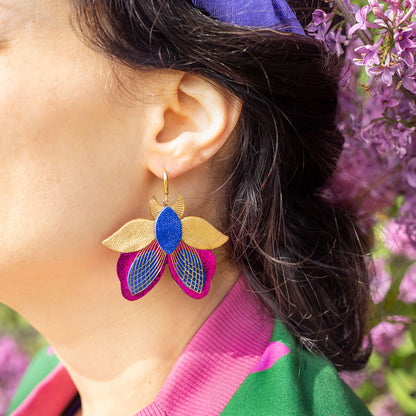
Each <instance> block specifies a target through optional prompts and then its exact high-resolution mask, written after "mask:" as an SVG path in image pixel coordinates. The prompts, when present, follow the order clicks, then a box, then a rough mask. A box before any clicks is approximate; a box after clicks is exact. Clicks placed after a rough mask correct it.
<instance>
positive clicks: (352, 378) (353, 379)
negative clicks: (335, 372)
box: [339, 372, 365, 389]
mask: <svg viewBox="0 0 416 416" xmlns="http://www.w3.org/2000/svg"><path fill="white" fill-rule="evenodd" d="M339 375H340V377H341V378H342V380H344V382H345V383H347V384H348V385H349V386H350V387H351V388H352V389H355V388H357V387H359V386H360V385H361V384H363V382H364V380H365V374H364V373H347V372H344V373H340V374H339Z"/></svg>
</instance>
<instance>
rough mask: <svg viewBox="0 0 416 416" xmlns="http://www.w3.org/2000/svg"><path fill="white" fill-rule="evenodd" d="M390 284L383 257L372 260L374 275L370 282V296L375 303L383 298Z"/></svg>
mask: <svg viewBox="0 0 416 416" xmlns="http://www.w3.org/2000/svg"><path fill="white" fill-rule="evenodd" d="M390 286H391V276H390V274H389V273H388V272H387V270H386V268H385V261H384V260H383V259H376V260H374V276H373V277H372V279H371V282H370V288H371V296H372V298H373V302H374V303H375V304H377V303H380V302H382V301H383V300H384V298H385V297H386V295H387V292H388V291H389V289H390Z"/></svg>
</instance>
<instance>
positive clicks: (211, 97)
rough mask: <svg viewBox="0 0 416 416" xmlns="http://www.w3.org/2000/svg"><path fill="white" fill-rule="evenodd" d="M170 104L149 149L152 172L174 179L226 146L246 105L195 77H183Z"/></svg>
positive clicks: (191, 75)
mask: <svg viewBox="0 0 416 416" xmlns="http://www.w3.org/2000/svg"><path fill="white" fill-rule="evenodd" d="M175 94H176V95H177V96H176V98H175V99H172V97H171V99H170V100H169V103H175V105H174V106H173V105H169V104H168V106H167V107H166V108H165V111H164V115H163V126H162V128H161V129H160V131H159V132H158V133H157V134H156V135H155V137H154V140H153V142H152V143H151V144H150V145H149V147H148V149H149V154H148V168H149V170H150V171H151V172H153V173H154V174H155V175H156V176H158V177H162V176H163V172H164V171H165V170H166V171H167V172H169V176H170V177H171V178H174V177H176V176H179V175H181V174H183V173H185V172H187V171H189V170H191V169H193V168H196V167H198V166H199V165H202V164H203V163H205V162H206V161H207V160H209V159H210V158H212V157H213V156H214V155H215V154H216V153H217V152H218V151H219V150H220V149H221V147H222V146H223V145H224V144H225V143H226V141H227V139H228V138H229V137H230V135H231V133H232V132H233V130H234V128H235V126H236V124H237V122H238V119H239V117H240V113H241V108H242V102H241V100H240V99H238V98H236V97H235V96H233V95H232V94H231V93H229V92H228V91H226V90H224V89H223V88H220V87H218V86H216V85H215V84H213V83H212V82H210V81H208V80H206V79H204V78H202V77H200V76H197V75H193V74H184V75H183V74H182V77H181V78H180V80H179V81H178V83H177V88H176V92H175Z"/></svg>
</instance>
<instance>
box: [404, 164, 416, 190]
mask: <svg viewBox="0 0 416 416" xmlns="http://www.w3.org/2000/svg"><path fill="white" fill-rule="evenodd" d="M405 177H406V180H407V183H408V184H409V185H410V186H411V187H412V188H416V156H414V157H411V158H410V159H409V160H408V161H407V163H406V169H405ZM415 192H416V191H415Z"/></svg>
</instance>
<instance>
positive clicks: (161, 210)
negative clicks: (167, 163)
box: [103, 171, 228, 301]
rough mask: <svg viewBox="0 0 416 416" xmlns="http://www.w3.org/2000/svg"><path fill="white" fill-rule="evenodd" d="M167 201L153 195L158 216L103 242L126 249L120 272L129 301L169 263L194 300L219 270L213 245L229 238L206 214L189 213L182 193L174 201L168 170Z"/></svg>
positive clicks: (149, 286)
mask: <svg viewBox="0 0 416 416" xmlns="http://www.w3.org/2000/svg"><path fill="white" fill-rule="evenodd" d="M163 182H164V184H163V185H164V195H165V198H164V200H163V205H161V204H159V203H158V202H157V200H156V198H155V197H154V196H153V197H152V199H151V200H150V202H149V208H150V214H151V216H152V218H153V219H152V220H149V219H143V218H138V219H136V220H133V221H130V222H128V223H127V224H125V225H124V226H123V227H121V228H120V229H119V230H118V231H116V232H115V233H114V234H113V235H112V236H110V237H109V238H107V239H106V240H104V241H103V245H104V246H106V247H108V248H110V249H112V250H115V251H118V252H120V253H121V254H120V257H119V259H118V262H117V275H118V278H119V280H120V284H121V292H122V295H123V297H124V298H126V299H127V300H131V301H133V300H137V299H140V298H141V297H143V296H144V295H145V294H146V293H148V292H149V291H150V290H152V289H153V287H154V286H155V285H156V284H157V282H158V281H159V280H160V278H161V276H162V274H163V271H164V269H165V266H166V264H167V265H168V267H169V270H170V272H171V275H172V277H173V279H174V280H175V281H176V283H177V284H178V286H179V287H180V288H181V289H182V290H183V291H184V292H185V293H186V294H187V295H189V296H191V297H192V298H194V299H201V298H203V297H204V296H205V295H206V294H207V293H208V291H209V286H210V283H211V279H212V276H213V275H214V272H215V265H216V264H215V257H214V254H213V253H212V252H211V250H212V249H214V248H217V247H220V246H222V245H223V244H225V243H226V242H227V240H228V237H227V236H225V235H224V234H222V233H221V232H219V231H218V230H217V229H216V228H215V227H214V226H212V225H211V224H210V223H209V222H207V221H205V220H204V219H202V218H198V217H185V218H182V216H183V214H184V211H185V202H184V200H183V198H182V196H180V195H178V197H177V199H176V202H175V203H174V204H169V199H168V195H169V188H168V175H167V172H166V171H165V172H164V175H163Z"/></svg>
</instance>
